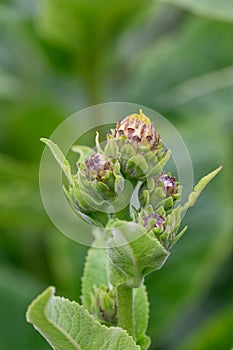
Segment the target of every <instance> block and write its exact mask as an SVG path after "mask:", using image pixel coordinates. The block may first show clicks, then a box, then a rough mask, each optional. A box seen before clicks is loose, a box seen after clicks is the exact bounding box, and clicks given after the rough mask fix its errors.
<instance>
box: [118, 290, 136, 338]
mask: <svg viewBox="0 0 233 350" xmlns="http://www.w3.org/2000/svg"><path fill="white" fill-rule="evenodd" d="M117 319H118V326H119V327H121V328H123V329H125V330H126V331H127V332H128V334H129V335H131V336H132V337H133V338H134V317H133V288H129V287H127V286H124V285H121V286H119V287H117Z"/></svg>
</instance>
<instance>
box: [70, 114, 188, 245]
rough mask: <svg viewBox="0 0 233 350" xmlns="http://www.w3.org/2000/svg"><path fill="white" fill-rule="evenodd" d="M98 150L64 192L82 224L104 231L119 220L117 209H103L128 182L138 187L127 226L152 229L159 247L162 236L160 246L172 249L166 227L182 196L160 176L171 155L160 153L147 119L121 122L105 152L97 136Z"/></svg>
mask: <svg viewBox="0 0 233 350" xmlns="http://www.w3.org/2000/svg"><path fill="white" fill-rule="evenodd" d="M78 147H79V146H76V151H77V152H79V150H77V148H78ZM96 149H97V151H96V152H95V153H94V152H93V151H92V150H91V149H90V150H89V152H87V154H86V156H84V157H81V158H80V160H79V162H78V163H77V166H78V171H77V174H76V176H75V179H74V185H72V186H70V188H69V191H68V192H67V193H68V198H69V199H70V201H71V204H72V205H73V207H74V209H75V210H76V211H77V212H78V213H79V215H81V216H82V218H84V219H85V220H86V221H88V222H92V223H94V224H95V225H98V226H106V224H107V222H108V220H109V219H112V218H116V219H117V218H120V216H118V212H117V210H116V212H115V213H114V215H110V216H109V214H108V213H107V208H108V207H109V206H111V205H112V203H113V202H114V200H116V199H118V198H119V196H120V195H121V194H122V192H124V189H125V183H126V181H130V182H131V183H132V185H133V188H136V186H137V184H138V183H141V186H140V189H139V191H138V198H139V202H140V208H139V210H137V211H134V213H133V215H132V216H131V217H128V221H131V220H132V221H134V222H137V223H139V224H140V225H142V226H143V227H144V228H145V229H146V230H148V231H150V230H152V231H153V232H154V235H155V237H156V238H157V239H158V240H159V241H160V243H161V244H164V239H163V238H164V237H165V236H166V244H165V245H164V247H166V248H168V247H170V246H171V245H172V241H173V239H174V237H175V234H176V232H174V231H172V232H169V233H168V230H169V228H168V227H167V222H169V215H170V213H171V212H172V210H173V208H174V205H175V203H176V202H177V200H178V199H179V197H180V193H181V186H180V185H179V183H178V182H176V180H175V178H174V177H172V176H171V175H170V174H166V173H164V170H163V168H164V165H165V164H166V162H167V161H168V159H169V156H170V152H169V151H167V150H165V149H164V147H163V145H162V142H161V138H160V136H159V135H158V134H157V131H156V128H155V126H154V124H153V123H152V122H151V120H150V119H149V118H148V117H147V116H146V115H145V114H144V113H143V112H142V110H140V113H139V114H132V115H129V116H127V117H125V118H123V119H122V120H121V121H119V122H118V123H117V125H116V128H115V129H114V130H111V133H110V134H108V135H107V141H106V144H105V147H104V149H102V148H101V147H100V145H99V142H98V137H97V139H96ZM79 153H81V151H80V152H79ZM121 215H122V213H121ZM168 236H169V239H168V238H167V237H168ZM167 240H168V241H167Z"/></svg>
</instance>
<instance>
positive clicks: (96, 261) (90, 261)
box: [82, 229, 108, 312]
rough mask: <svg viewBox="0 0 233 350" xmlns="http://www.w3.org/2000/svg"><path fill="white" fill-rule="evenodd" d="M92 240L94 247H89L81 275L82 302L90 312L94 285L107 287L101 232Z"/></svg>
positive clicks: (105, 259) (105, 262)
mask: <svg viewBox="0 0 233 350" xmlns="http://www.w3.org/2000/svg"><path fill="white" fill-rule="evenodd" d="M96 232H97V229H96ZM98 232H99V233H100V235H99V237H98V238H97V239H96V240H95V242H94V247H92V248H90V249H89V251H88V254H87V257H86V263H85V268H84V274H83V277H82V304H83V305H84V307H85V308H86V309H87V310H88V311H89V312H90V310H91V294H94V292H95V286H96V287H97V288H98V287H100V286H101V285H104V286H106V287H108V276H107V268H106V265H107V261H108V256H107V253H106V249H105V248H100V247H103V246H104V245H105V243H104V240H103V238H102V237H101V232H102V231H101V232H100V231H98Z"/></svg>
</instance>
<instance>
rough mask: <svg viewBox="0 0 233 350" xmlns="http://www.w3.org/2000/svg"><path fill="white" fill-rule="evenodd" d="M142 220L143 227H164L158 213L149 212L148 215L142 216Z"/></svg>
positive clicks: (162, 219)
mask: <svg viewBox="0 0 233 350" xmlns="http://www.w3.org/2000/svg"><path fill="white" fill-rule="evenodd" d="M152 220H153V226H152V227H151V223H152ZM143 221H144V227H146V228H148V229H150V230H151V229H152V228H161V229H163V230H164V229H165V226H164V221H165V220H164V218H163V217H162V216H160V215H159V214H150V215H148V216H144V217H143Z"/></svg>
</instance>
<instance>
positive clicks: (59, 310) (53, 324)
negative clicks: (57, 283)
mask: <svg viewBox="0 0 233 350" xmlns="http://www.w3.org/2000/svg"><path fill="white" fill-rule="evenodd" d="M27 320H28V322H30V323H32V324H33V325H34V327H35V328H36V329H37V330H38V331H39V332H40V333H41V334H42V335H43V336H44V337H45V338H46V340H47V341H48V342H49V344H50V345H51V346H52V347H53V349H55V350H67V349H69V350H96V349H101V350H125V349H127V350H134V349H135V350H140V347H139V346H137V345H136V344H135V342H134V341H133V339H132V338H131V337H130V336H128V334H127V333H126V331H124V330H123V329H121V328H118V327H115V328H113V327H111V328H107V327H106V326H103V325H101V324H100V323H99V322H98V321H96V320H95V319H94V317H93V316H91V315H90V314H89V313H88V312H87V311H86V309H85V308H84V307H83V306H80V305H79V304H77V303H76V302H74V301H73V302H71V301H69V300H68V299H65V298H60V297H56V296H54V288H53V287H49V288H48V289H46V290H45V291H44V292H43V293H42V294H41V295H39V297H38V298H37V299H35V300H34V302H33V303H32V304H31V305H30V307H29V309H28V312H27Z"/></svg>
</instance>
